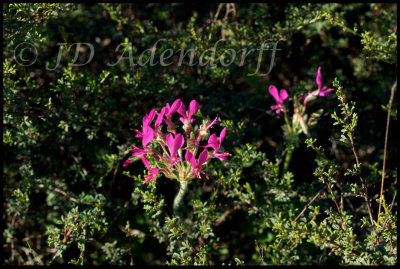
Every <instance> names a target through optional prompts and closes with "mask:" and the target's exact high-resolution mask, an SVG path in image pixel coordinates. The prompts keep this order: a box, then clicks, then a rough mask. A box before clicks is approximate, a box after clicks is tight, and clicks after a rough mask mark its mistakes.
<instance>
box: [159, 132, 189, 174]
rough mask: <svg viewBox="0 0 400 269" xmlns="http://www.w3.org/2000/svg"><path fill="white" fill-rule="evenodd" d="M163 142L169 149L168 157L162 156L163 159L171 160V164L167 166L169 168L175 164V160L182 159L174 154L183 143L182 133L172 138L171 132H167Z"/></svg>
mask: <svg viewBox="0 0 400 269" xmlns="http://www.w3.org/2000/svg"><path fill="white" fill-rule="evenodd" d="M165 142H166V143H167V146H168V148H169V151H170V158H167V157H163V159H164V160H168V161H170V162H171V164H170V166H169V169H171V168H172V166H173V165H174V164H175V162H180V161H182V159H180V158H178V157H177V156H176V154H177V153H178V150H179V149H180V148H181V147H182V146H183V144H184V143H185V139H184V138H183V135H182V134H177V135H176V137H175V138H174V136H173V134H168V135H167V137H166V139H165Z"/></svg>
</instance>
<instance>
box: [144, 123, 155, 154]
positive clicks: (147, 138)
mask: <svg viewBox="0 0 400 269" xmlns="http://www.w3.org/2000/svg"><path fill="white" fill-rule="evenodd" d="M153 137H154V131H153V129H152V128H151V127H150V126H148V125H145V126H143V138H142V145H143V148H145V147H146V146H147V144H149V143H150V142H151V140H153Z"/></svg>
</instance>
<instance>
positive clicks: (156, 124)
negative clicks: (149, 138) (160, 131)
mask: <svg viewBox="0 0 400 269" xmlns="http://www.w3.org/2000/svg"><path fill="white" fill-rule="evenodd" d="M164 114H165V107H163V108H162V109H161V111H160V113H158V116H157V119H156V123H155V124H154V126H155V127H156V128H157V127H158V126H160V124H161V123H162V121H163V118H164Z"/></svg>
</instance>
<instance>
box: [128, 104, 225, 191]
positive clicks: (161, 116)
mask: <svg viewBox="0 0 400 269" xmlns="http://www.w3.org/2000/svg"><path fill="white" fill-rule="evenodd" d="M198 110H199V103H198V102H197V101H196V100H192V101H191V102H190V104H189V106H188V110H186V106H185V104H184V103H183V102H182V101H181V100H180V99H177V100H175V101H174V102H173V103H172V105H170V104H169V103H167V104H166V105H165V106H164V107H163V108H162V109H161V111H160V112H157V111H156V110H155V109H152V110H151V111H150V113H149V114H146V115H145V116H144V117H143V119H142V130H141V131H137V135H136V137H139V138H141V139H142V148H139V147H137V146H135V145H134V146H133V149H132V151H133V154H132V156H133V157H139V156H140V157H141V159H142V162H143V164H144V165H145V166H146V168H147V170H148V171H149V174H147V175H145V179H146V180H145V182H149V181H151V180H154V179H155V178H157V177H158V176H159V175H160V174H164V176H165V177H167V178H171V179H177V180H178V181H179V182H181V183H182V184H187V183H189V182H190V181H191V180H192V179H194V178H200V177H201V174H204V173H205V172H204V171H202V170H201V169H203V170H204V168H203V167H205V166H206V165H207V164H208V162H209V160H210V159H212V158H217V159H220V160H227V156H229V153H228V152H219V151H220V149H221V147H222V146H221V143H222V141H223V140H224V138H225V134H226V128H224V129H223V130H222V131H221V133H220V135H219V137H218V136H217V135H216V134H211V135H210V134H209V132H210V131H209V129H211V127H212V126H213V125H215V124H216V123H217V119H218V117H216V118H215V119H214V120H211V121H209V120H208V119H209V118H207V120H203V122H202V124H201V125H200V127H198V126H192V125H193V123H194V122H195V119H194V117H195V114H196V112H197V111H198ZM176 112H177V113H178V114H180V116H181V117H180V121H177V123H178V124H182V125H183V128H177V127H178V126H177V125H176V123H175V122H174V117H173V115H174V113H176ZM155 118H156V119H155ZM154 119H155V121H154ZM153 122H154V124H153ZM164 123H165V124H166V125H167V127H168V128H163V126H165V125H163V124H164ZM153 127H154V129H153ZM165 130H166V133H164V132H165ZM180 130H182V133H180V132H179V131H180ZM209 135H210V136H209ZM207 138H208V143H204V142H203V141H205V140H206V139H207ZM152 141H154V143H152ZM203 143H204V144H206V145H204V144H203ZM201 144H203V145H204V146H203V145H201ZM200 148H204V150H203V151H202V152H201V153H200V154H199V157H198V160H196V157H195V154H196V153H197V152H198V151H199V149H200ZM208 148H211V149H212V151H210V152H208ZM183 152H186V154H185V156H184V157H185V158H184V157H183ZM151 159H152V161H151V163H152V165H150V164H149V161H150V160H151ZM131 163H132V160H131V159H128V160H127V161H126V162H125V163H124V164H123V166H124V167H126V166H128V165H130V164H131Z"/></svg>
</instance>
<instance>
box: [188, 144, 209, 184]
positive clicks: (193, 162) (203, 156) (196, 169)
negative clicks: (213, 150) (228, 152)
mask: <svg viewBox="0 0 400 269" xmlns="http://www.w3.org/2000/svg"><path fill="white" fill-rule="evenodd" d="M185 159H186V161H188V162H189V163H191V165H192V167H193V170H192V174H193V173H194V174H196V177H197V178H200V173H201V174H205V172H204V171H201V170H200V168H201V166H202V165H203V164H204V163H205V162H206V161H207V160H208V151H207V150H206V149H205V150H203V152H202V153H200V155H199V159H198V161H196V158H195V157H194V155H193V153H192V152H191V151H190V150H188V151H186V154H185Z"/></svg>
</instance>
